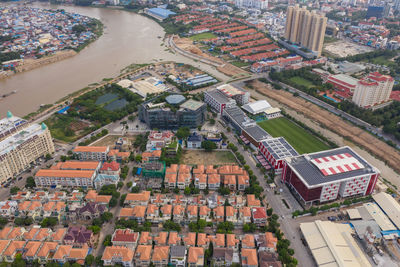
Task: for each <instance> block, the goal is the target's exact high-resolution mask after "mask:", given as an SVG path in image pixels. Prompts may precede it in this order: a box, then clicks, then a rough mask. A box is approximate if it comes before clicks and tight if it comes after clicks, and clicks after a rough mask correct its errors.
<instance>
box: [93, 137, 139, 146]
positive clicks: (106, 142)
mask: <svg viewBox="0 0 400 267" xmlns="http://www.w3.org/2000/svg"><path fill="white" fill-rule="evenodd" d="M120 137H124V138H127V139H128V140H129V142H131V143H132V142H133V141H134V140H135V138H134V137H131V136H129V137H126V136H121V135H110V134H109V135H107V136H105V137H104V138H102V139H100V140H97V141H96V142H94V143H92V144H90V145H91V146H110V147H114V146H115V142H116V141H117V140H118V138H120Z"/></svg>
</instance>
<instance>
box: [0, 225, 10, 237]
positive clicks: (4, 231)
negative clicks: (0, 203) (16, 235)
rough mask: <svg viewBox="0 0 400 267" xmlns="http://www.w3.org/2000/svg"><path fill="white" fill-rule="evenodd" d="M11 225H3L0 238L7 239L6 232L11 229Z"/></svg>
mask: <svg viewBox="0 0 400 267" xmlns="http://www.w3.org/2000/svg"><path fill="white" fill-rule="evenodd" d="M12 229H13V228H12V227H8V226H7V227H4V228H3V230H1V231H0V239H7V237H8V234H9V233H10V232H11V231H12Z"/></svg>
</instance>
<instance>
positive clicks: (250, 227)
mask: <svg viewBox="0 0 400 267" xmlns="http://www.w3.org/2000/svg"><path fill="white" fill-rule="evenodd" d="M256 229H257V226H256V225H255V224H254V223H246V224H244V225H243V232H245V233H254V232H255V231H256Z"/></svg>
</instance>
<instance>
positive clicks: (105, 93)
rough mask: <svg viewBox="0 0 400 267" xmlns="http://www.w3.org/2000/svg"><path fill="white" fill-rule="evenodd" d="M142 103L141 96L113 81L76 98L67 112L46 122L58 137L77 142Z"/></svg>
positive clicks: (120, 117) (56, 115)
mask: <svg viewBox="0 0 400 267" xmlns="http://www.w3.org/2000/svg"><path fill="white" fill-rule="evenodd" d="M141 102H142V100H141V97H140V96H139V95H136V94H134V93H132V92H130V91H129V90H127V89H124V88H122V87H120V86H118V85H116V84H112V85H109V86H108V87H107V88H105V87H102V88H99V89H96V90H93V91H90V92H87V93H86V94H83V95H82V96H80V97H78V98H76V99H75V100H74V102H73V103H72V104H71V106H70V108H69V109H68V110H67V112H66V113H63V114H58V113H56V114H54V115H53V116H51V117H50V118H49V119H47V120H46V121H45V123H46V125H47V126H48V127H49V129H50V132H51V134H52V136H53V137H54V138H55V139H57V140H60V141H64V142H74V141H76V140H78V139H80V138H81V137H83V136H85V135H87V134H89V133H90V132H92V131H95V130H96V129H98V128H100V127H102V126H104V125H107V124H109V123H111V122H114V121H117V120H119V119H122V118H123V117H125V116H127V115H129V114H131V113H133V112H135V111H137V109H138V106H139V104H140V103H141Z"/></svg>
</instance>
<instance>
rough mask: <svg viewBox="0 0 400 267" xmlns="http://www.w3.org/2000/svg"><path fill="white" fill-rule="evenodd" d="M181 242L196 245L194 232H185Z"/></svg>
mask: <svg viewBox="0 0 400 267" xmlns="http://www.w3.org/2000/svg"><path fill="white" fill-rule="evenodd" d="M183 242H185V245H186V246H195V245H196V233H192V232H190V233H187V235H186V236H185V237H184V238H183Z"/></svg>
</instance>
